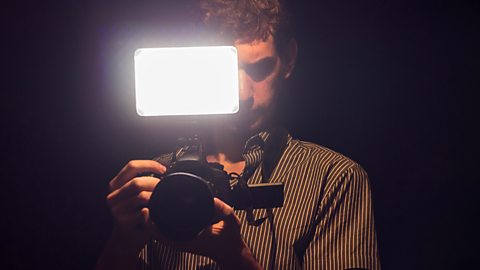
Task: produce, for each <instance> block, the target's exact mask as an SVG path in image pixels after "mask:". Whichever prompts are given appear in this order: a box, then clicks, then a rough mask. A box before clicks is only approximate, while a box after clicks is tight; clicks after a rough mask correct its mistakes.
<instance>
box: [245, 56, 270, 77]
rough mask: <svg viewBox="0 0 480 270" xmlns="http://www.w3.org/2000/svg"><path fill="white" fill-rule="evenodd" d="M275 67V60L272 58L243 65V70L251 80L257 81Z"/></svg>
mask: <svg viewBox="0 0 480 270" xmlns="http://www.w3.org/2000/svg"><path fill="white" fill-rule="evenodd" d="M274 67H275V60H274V59H272V58H268V59H264V60H260V61H259V62H257V63H255V64H251V65H248V66H246V67H245V72H246V73H247V74H248V75H249V76H250V78H252V80H254V81H256V82H259V81H263V80H264V79H265V78H266V77H267V76H268V75H270V74H271V73H272V72H273V68H274Z"/></svg>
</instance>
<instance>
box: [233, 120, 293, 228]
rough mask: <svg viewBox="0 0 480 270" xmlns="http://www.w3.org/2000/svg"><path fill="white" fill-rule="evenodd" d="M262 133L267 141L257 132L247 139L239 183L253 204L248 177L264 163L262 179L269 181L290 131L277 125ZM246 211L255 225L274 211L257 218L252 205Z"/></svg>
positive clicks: (250, 222) (248, 217)
mask: <svg viewBox="0 0 480 270" xmlns="http://www.w3.org/2000/svg"><path fill="white" fill-rule="evenodd" d="M262 135H263V136H264V137H266V138H265V141H264V139H262V138H261V136H260V134H257V135H256V136H254V137H252V138H250V139H249V140H248V141H247V143H246V145H245V149H244V152H243V154H242V156H243V158H244V159H245V169H244V171H243V172H242V174H241V176H240V177H239V179H238V183H239V185H240V188H241V189H242V190H243V193H244V194H245V196H244V198H249V199H250V202H249V203H248V204H249V205H252V196H251V194H250V191H249V189H248V185H247V181H248V179H250V177H251V176H252V175H253V173H254V172H255V170H256V169H257V168H258V166H259V165H260V164H262V180H261V181H262V183H268V182H269V181H270V176H271V175H272V172H273V170H274V169H275V167H276V165H277V163H278V161H279V160H280V158H281V156H282V154H283V152H284V150H285V148H286V146H287V140H288V132H287V130H286V129H285V128H283V127H275V128H273V129H271V130H270V132H269V133H266V134H262ZM245 212H246V219H247V222H248V224H249V225H253V226H259V225H260V224H262V223H263V222H264V221H265V220H266V219H267V218H269V216H271V213H272V211H271V210H270V211H267V216H266V217H263V218H260V219H257V220H255V217H254V215H253V208H252V207H248V208H247V209H245Z"/></svg>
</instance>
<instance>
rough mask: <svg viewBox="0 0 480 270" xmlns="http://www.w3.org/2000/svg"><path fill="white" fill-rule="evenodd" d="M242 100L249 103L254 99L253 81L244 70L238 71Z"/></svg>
mask: <svg viewBox="0 0 480 270" xmlns="http://www.w3.org/2000/svg"><path fill="white" fill-rule="evenodd" d="M238 80H239V90H240V100H241V101H248V100H250V99H252V98H253V85H252V79H251V78H250V76H248V74H247V73H246V72H245V70H243V69H239V71H238Z"/></svg>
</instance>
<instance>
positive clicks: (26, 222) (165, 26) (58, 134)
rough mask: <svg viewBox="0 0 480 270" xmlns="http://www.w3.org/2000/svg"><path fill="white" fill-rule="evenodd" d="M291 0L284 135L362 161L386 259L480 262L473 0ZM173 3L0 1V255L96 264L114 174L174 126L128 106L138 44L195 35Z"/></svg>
mask: <svg viewBox="0 0 480 270" xmlns="http://www.w3.org/2000/svg"><path fill="white" fill-rule="evenodd" d="M162 2H163V3H162ZM172 2H173V1H172ZM177 2H179V1H177ZM299 2H300V1H294V3H293V4H292V10H293V13H294V15H295V16H296V20H297V25H296V30H297V33H298V41H299V46H300V53H299V59H298V63H297V67H296V71H295V73H294V75H293V78H292V81H291V83H290V86H291V88H292V89H291V90H292V92H291V100H292V103H291V104H292V106H291V108H290V111H289V117H288V118H287V122H288V125H289V127H290V130H291V132H292V134H293V135H294V136H296V137H298V138H301V139H304V140H310V141H314V142H317V143H319V144H322V145H325V146H327V147H329V148H332V149H335V150H337V151H339V152H341V153H344V154H345V155H347V156H349V157H351V158H352V159H354V160H356V161H358V162H359V163H360V164H362V165H363V166H364V167H365V169H366V170H367V171H368V173H369V176H370V178H371V184H372V190H373V195H374V207H375V218H376V225H377V233H378V240H379V247H380V254H381V259H382V264H383V267H384V269H448V268H454V269H462V268H466V267H468V266H473V265H478V263H475V262H478V260H476V259H477V257H478V254H477V253H478V248H477V247H476V245H475V244H476V243H478V242H476V241H475V240H476V238H477V234H476V227H475V225H474V221H475V219H476V216H477V215H478V209H477V202H476V200H475V197H476V196H477V195H476V187H477V186H478V185H477V183H476V182H477V180H478V176H477V175H478V173H477V172H476V169H477V168H476V167H475V165H476V164H475V163H476V161H475V160H474V156H473V154H474V153H475V151H474V145H473V142H474V141H475V140H476V139H477V137H478V136H477V135H478V132H477V133H475V127H476V126H477V125H478V120H477V119H476V116H475V109H476V107H477V102H476V100H475V99H474V94H475V93H474V92H476V91H477V90H478V89H479V85H478V84H477V83H476V81H475V80H476V78H475V77H478V72H479V70H480V69H479V62H478V60H479V58H478V54H479V53H478V49H479V46H478V41H479V28H478V26H477V21H478V19H476V18H477V17H478V9H477V7H476V6H473V5H467V4H466V3H462V2H461V1H417V2H414V1H386V0H385V1H382V0H376V1H374V0H368V1H309V2H311V3H308V4H307V3H303V4H302V3H299ZM317 2H318V3H317ZM179 7H180V5H179V4H175V5H173V4H168V3H165V1H115V2H114V1H73V0H71V1H55V2H47V1H9V2H8V3H6V4H2V11H1V13H2V16H0V22H1V24H0V25H1V28H2V32H1V33H2V35H1V44H2V50H1V52H0V55H1V62H2V70H1V78H2V84H1V85H2V86H1V87H2V90H1V108H2V113H1V125H2V127H1V138H0V139H1V141H0V142H1V155H2V162H1V164H2V167H1V171H0V177H1V178H0V183H1V188H0V190H1V191H0V192H1V194H0V195H1V196H0V198H1V212H0V213H1V220H2V221H1V224H2V226H1V228H2V230H1V231H0V232H1V233H0V236H1V239H0V243H1V249H2V250H1V255H2V257H3V258H2V260H1V262H0V263H1V264H2V265H3V266H5V267H1V266H0V267H1V268H2V269H30V268H39V267H41V266H44V267H42V268H50V269H88V268H91V267H92V266H93V264H94V263H95V260H96V258H97V256H98V254H99V252H100V250H101V248H102V246H103V244H104V242H105V240H106V239H107V237H108V235H109V232H110V229H111V226H112V220H111V218H110V216H109V212H108V209H107V207H106V206H105V202H104V197H105V195H106V194H107V183H108V181H109V180H110V179H111V178H112V177H113V176H114V175H115V174H116V172H117V171H118V170H119V169H120V168H121V167H122V166H123V165H124V164H125V163H126V162H127V161H128V160H130V159H149V158H151V157H153V156H155V155H156V154H158V153H160V152H163V151H166V150H168V149H170V148H171V146H172V143H173V142H174V138H175V136H177V134H178V133H179V132H180V131H181V129H180V128H179V127H178V124H175V123H174V122H175V120H174V119H167V120H165V119H158V118H155V119H143V118H140V117H138V116H136V114H135V109H134V94H133V91H134V87H133V51H134V49H135V48H137V47H149V46H150V47H153V46H161V45H176V44H177V43H176V42H178V44H181V42H185V40H182V39H186V38H185V37H192V35H189V33H188V31H187V30H185V29H184V28H182V27H180V26H179V25H180V21H181V18H182V17H181V16H178V15H173V14H175V12H173V11H171V10H172V9H178V8H179ZM167 11H168V12H167ZM179 40H180V41H179ZM474 263H475V264H474ZM6 267H8V268H6Z"/></svg>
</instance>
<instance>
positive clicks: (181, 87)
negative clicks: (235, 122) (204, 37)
mask: <svg viewBox="0 0 480 270" xmlns="http://www.w3.org/2000/svg"><path fill="white" fill-rule="evenodd" d="M135 96H136V105H137V113H138V114H139V115H141V116H160V115H204V114H231V113H236V112H237V111H238V108H239V105H238V99H239V97H238V63H237V50H236V48H235V47H232V46H212V47H181V48H142V49H138V50H136V51H135Z"/></svg>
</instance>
